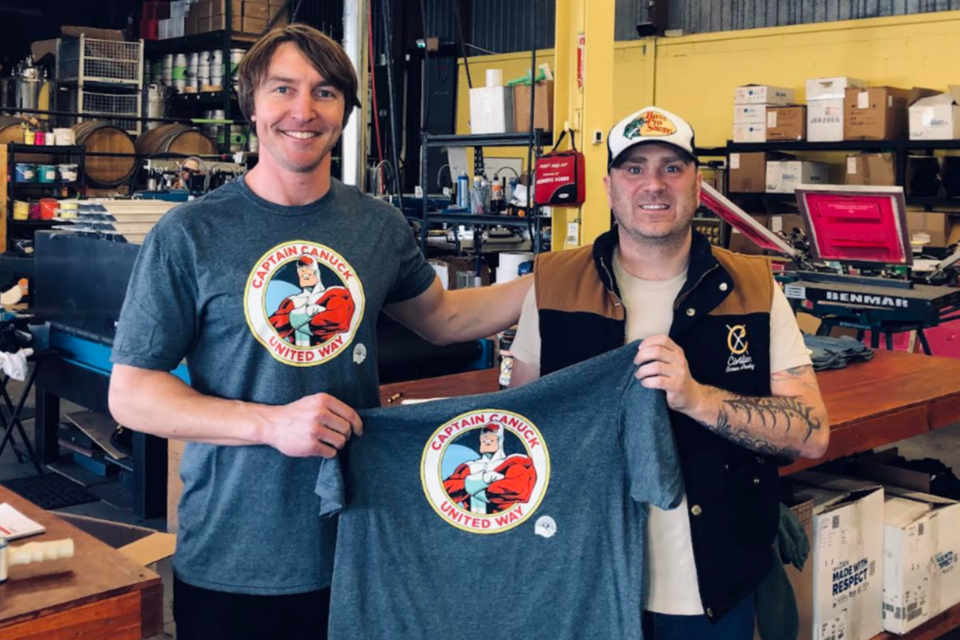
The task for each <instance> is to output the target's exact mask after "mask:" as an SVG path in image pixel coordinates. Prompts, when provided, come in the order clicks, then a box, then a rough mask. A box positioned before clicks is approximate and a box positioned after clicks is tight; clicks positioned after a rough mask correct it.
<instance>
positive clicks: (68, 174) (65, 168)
mask: <svg viewBox="0 0 960 640" xmlns="http://www.w3.org/2000/svg"><path fill="white" fill-rule="evenodd" d="M57 176H58V179H59V180H60V182H76V181H77V165H76V164H58V165H57Z"/></svg>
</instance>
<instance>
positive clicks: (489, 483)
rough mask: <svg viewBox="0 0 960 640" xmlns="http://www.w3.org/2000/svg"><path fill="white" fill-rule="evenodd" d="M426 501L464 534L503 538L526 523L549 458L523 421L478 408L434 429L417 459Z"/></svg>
mask: <svg viewBox="0 0 960 640" xmlns="http://www.w3.org/2000/svg"><path fill="white" fill-rule="evenodd" d="M420 480H421V483H422V484H423V492H424V494H425V495H426V497H427V502H429V503H430V506H431V507H433V510H434V511H436V513H437V515H438V516H440V517H441V518H442V519H443V520H444V522H446V523H448V524H450V525H452V526H454V527H456V528H457V529H461V530H463V531H467V532H469V533H478V534H490V533H503V532H504V531H509V530H510V529H513V528H514V527H517V526H519V525H521V524H522V523H524V522H525V521H526V520H527V519H529V518H530V517H531V516H532V515H533V514H534V513H535V512H536V511H537V508H538V507H539V506H540V502H541V501H542V500H543V497H544V495H546V492H547V485H548V484H549V483H550V454H549V453H548V452H547V446H546V443H545V442H544V441H543V436H542V435H541V434H540V431H539V430H538V429H537V428H536V427H535V426H534V425H533V423H531V422H530V421H529V420H527V419H526V418H525V417H523V416H521V415H519V414H516V413H511V412H509V411H497V410H495V409H483V410H480V411H471V412H469V413H464V414H462V415H459V416H457V417H456V418H454V419H453V420H451V421H449V422H447V423H446V424H444V425H443V426H441V427H440V428H439V429H437V430H436V431H435V432H434V433H433V435H432V436H431V437H430V439H429V440H428V441H427V444H426V446H425V447H424V448H423V456H422V457H421V460H420Z"/></svg>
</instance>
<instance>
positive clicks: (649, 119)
mask: <svg viewBox="0 0 960 640" xmlns="http://www.w3.org/2000/svg"><path fill="white" fill-rule="evenodd" d="M647 142H659V143H660V144H668V145H671V146H674V147H676V148H678V149H680V150H681V151H683V152H685V153H686V154H687V155H689V156H690V157H691V158H692V159H693V161H694V162H696V163H698V164H699V160H698V159H697V154H696V152H695V151H694V148H695V144H694V135H693V127H691V126H690V124H689V123H687V121H686V120H684V119H683V118H681V117H679V116H677V115H675V114H673V113H670V112H669V111H667V110H665V109H660V108H659V107H646V108H644V109H641V110H640V111H637V112H636V113H634V114H632V115H629V116H627V117H626V118H624V119H623V120H621V121H620V122H618V123H617V124H616V125H614V127H613V129H611V130H610V135H608V136H607V150H608V151H609V161H608V162H607V167H608V168H609V167H612V166H613V165H614V164H615V163H616V161H617V158H619V157H620V154H622V153H623V152H624V151H626V150H627V149H629V148H631V147H633V146H636V145H638V144H644V143H647Z"/></svg>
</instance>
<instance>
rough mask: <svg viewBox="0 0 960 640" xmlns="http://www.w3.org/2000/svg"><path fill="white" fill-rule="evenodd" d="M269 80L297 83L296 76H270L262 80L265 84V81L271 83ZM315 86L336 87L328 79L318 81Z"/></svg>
mask: <svg viewBox="0 0 960 640" xmlns="http://www.w3.org/2000/svg"><path fill="white" fill-rule="evenodd" d="M271 82H283V83H286V84H296V83H297V79H296V78H287V77H284V76H270V77H269V78H267V79H266V80H264V83H265V84H266V83H271ZM316 86H317V87H320V88H323V89H336V87H335V86H334V84H333V83H332V82H330V81H329V80H323V81H321V82H318V83H317V84H316Z"/></svg>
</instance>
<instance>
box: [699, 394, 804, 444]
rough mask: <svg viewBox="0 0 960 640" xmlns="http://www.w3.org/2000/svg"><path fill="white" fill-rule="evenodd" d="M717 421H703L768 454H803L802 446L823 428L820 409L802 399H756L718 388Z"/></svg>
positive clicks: (739, 441)
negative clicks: (819, 413) (819, 414)
mask: <svg viewBox="0 0 960 640" xmlns="http://www.w3.org/2000/svg"><path fill="white" fill-rule="evenodd" d="M715 392H716V393H717V395H718V398H717V400H718V401H719V411H718V414H717V421H716V423H710V422H702V424H703V425H704V426H705V427H707V428H708V429H710V430H711V431H713V432H714V433H716V434H717V435H719V436H722V437H724V438H726V439H727V440H730V441H731V442H733V443H735V444H738V445H740V446H743V447H746V448H748V449H752V450H753V451H757V452H759V453H763V454H767V455H786V456H790V457H798V456H800V455H802V452H801V451H800V449H799V446H801V445H803V444H805V443H806V442H807V441H808V440H809V439H810V436H811V435H812V434H813V433H814V432H816V431H819V430H820V429H821V428H822V427H823V423H822V420H821V418H820V417H819V416H818V413H817V411H816V410H815V409H814V408H813V407H811V406H810V405H808V404H807V403H806V402H804V400H803V399H801V398H792V397H768V398H752V397H747V396H740V395H737V394H734V393H729V392H727V391H721V390H720V389H716V390H715Z"/></svg>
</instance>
